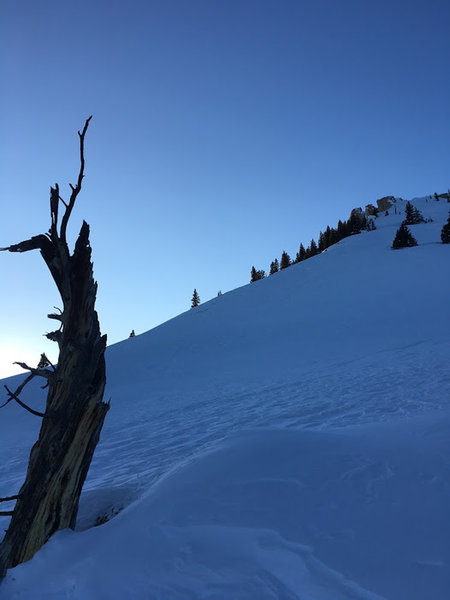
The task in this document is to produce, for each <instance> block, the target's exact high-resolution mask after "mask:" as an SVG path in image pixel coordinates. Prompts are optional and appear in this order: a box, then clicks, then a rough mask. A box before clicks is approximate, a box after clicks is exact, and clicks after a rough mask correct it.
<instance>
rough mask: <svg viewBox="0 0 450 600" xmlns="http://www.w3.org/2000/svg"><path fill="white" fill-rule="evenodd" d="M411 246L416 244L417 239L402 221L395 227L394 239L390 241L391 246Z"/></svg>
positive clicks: (397, 247) (395, 248) (396, 248)
mask: <svg viewBox="0 0 450 600" xmlns="http://www.w3.org/2000/svg"><path fill="white" fill-rule="evenodd" d="M412 246H417V240H416V239H415V238H414V237H413V235H412V234H411V232H410V231H409V229H408V228H407V226H406V225H405V223H404V222H403V223H402V224H401V225H400V227H399V228H398V229H397V233H396V234H395V238H394V241H393V242H392V248H394V250H398V249H399V248H411V247H412Z"/></svg>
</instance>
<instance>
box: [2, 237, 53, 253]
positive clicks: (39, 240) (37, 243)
mask: <svg viewBox="0 0 450 600" xmlns="http://www.w3.org/2000/svg"><path fill="white" fill-rule="evenodd" d="M50 246H51V242H50V240H49V239H48V237H47V236H46V235H44V234H43V233H41V234H40V235H35V236H33V237H32V238H30V239H29V240H25V241H23V242H19V243H18V244H12V245H11V246H6V247H5V248H0V251H6V250H8V251H9V252H28V251H29V250H41V251H44V250H48V249H49V248H50Z"/></svg>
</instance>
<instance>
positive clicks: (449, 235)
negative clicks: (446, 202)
mask: <svg viewBox="0 0 450 600" xmlns="http://www.w3.org/2000/svg"><path fill="white" fill-rule="evenodd" d="M441 241H442V243H443V244H450V213H449V214H448V219H447V223H446V224H445V225H444V227H443V228H442V230H441Z"/></svg>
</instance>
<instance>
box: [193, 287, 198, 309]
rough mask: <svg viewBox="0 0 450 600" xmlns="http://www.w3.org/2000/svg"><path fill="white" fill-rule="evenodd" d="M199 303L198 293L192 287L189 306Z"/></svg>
mask: <svg viewBox="0 0 450 600" xmlns="http://www.w3.org/2000/svg"><path fill="white" fill-rule="evenodd" d="M199 304H200V296H199V295H198V292H197V290H196V289H194V293H193V294H192V300H191V308H195V307H196V306H198V305H199Z"/></svg>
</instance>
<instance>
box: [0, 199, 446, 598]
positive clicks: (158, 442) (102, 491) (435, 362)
mask: <svg viewBox="0 0 450 600" xmlns="http://www.w3.org/2000/svg"><path fill="white" fill-rule="evenodd" d="M413 203H414V205H415V206H417V207H418V208H419V209H420V210H421V211H422V213H423V215H424V216H425V217H426V218H430V219H433V221H432V222H429V223H424V224H420V225H414V226H411V227H410V229H411V231H412V233H413V235H414V236H415V237H416V239H417V241H418V242H419V246H417V247H414V248H408V249H402V250H392V249H391V248H390V246H391V244H392V240H393V238H394V235H395V231H396V229H397V228H398V227H399V225H400V222H401V220H402V219H403V216H404V214H403V213H404V208H405V202H404V201H401V200H399V201H397V203H396V207H397V212H398V214H393V211H392V210H391V211H390V215H389V216H380V217H378V218H377V219H376V221H375V222H376V227H377V229H376V230H375V231H371V232H363V233H361V234H360V235H356V236H352V237H349V238H346V239H344V240H342V241H341V242H339V243H338V244H336V245H334V246H332V247H330V248H329V249H328V250H327V251H326V252H324V253H322V254H321V255H319V256H316V257H314V258H311V259H309V260H307V261H304V262H302V263H300V264H297V265H293V266H292V267H290V268H289V269H286V270H283V271H282V272H279V273H276V274H275V275H273V276H271V277H269V278H267V279H264V280H261V281H257V282H255V283H253V284H249V285H247V286H244V287H242V288H239V289H237V290H234V291H232V292H228V293H226V294H224V295H223V296H221V297H218V298H215V299H213V300H211V301H210V302H206V303H204V304H201V305H200V306H199V307H197V308H196V309H193V310H190V311H188V312H186V313H184V314H182V315H180V316H179V317H177V318H175V319H173V320H171V321H168V322H167V323H164V324H163V325H161V326H159V327H157V328H155V329H153V330H151V331H149V332H147V333H145V334H142V335H139V336H137V337H135V338H131V339H128V340H126V341H124V342H121V343H119V344H116V345H114V346H111V347H110V348H108V350H107V355H106V360H107V369H108V383H107V390H106V399H109V398H111V410H110V412H109V413H108V416H107V419H106V422H105V426H104V429H103V432H102V438H101V441H100V444H99V446H98V448H97V450H96V454H95V457H94V461H93V463H92V467H91V470H90V472H89V476H88V479H87V481H86V485H85V488H84V492H83V495H82V501H81V505H80V513H79V519H78V531H77V532H72V531H63V532H60V533H58V534H56V535H55V536H54V537H53V538H52V539H51V540H50V542H49V543H48V544H47V545H46V546H45V547H44V548H43V549H42V550H41V551H40V552H39V553H37V555H36V556H35V557H34V558H33V559H32V560H31V561H30V562H29V563H26V564H24V565H21V566H19V567H17V568H15V569H13V570H11V571H9V573H8V575H7V577H6V579H5V580H4V582H3V583H2V584H1V585H0V598H1V600H9V599H11V600H12V599H23V600H25V599H26V600H41V599H42V600H44V599H45V600H48V599H60V598H70V599H73V600H91V599H92V600H94V599H95V600H116V599H117V600H119V599H120V600H124V599H130V600H131V599H137V600H140V599H154V598H160V599H162V600H166V599H177V600H178V599H185V598H186V599H187V598H192V599H200V598H202V599H206V598H208V599H212V598H216V599H219V598H220V599H256V600H262V599H266V598H267V599H269V598H271V599H302V600H341V599H342V600H343V599H355V598H358V599H370V600H373V599H379V598H386V599H389V600H425V599H427V600H428V599H430V600H447V599H448V598H449V597H450V509H449V506H450V435H449V432H450V369H449V357H450V308H449V307H450V277H449V273H450V269H449V266H450V245H443V244H441V243H440V237H439V236H440V231H441V228H442V225H443V224H444V223H445V222H446V220H447V217H448V212H449V209H450V204H448V203H447V202H444V201H443V200H441V201H439V202H437V201H435V200H434V199H428V200H426V199H414V200H413ZM100 285H101V282H100ZM148 310H149V311H151V301H150V300H149V307H148ZM100 320H101V315H100ZM17 359H19V360H20V357H17ZM12 379H14V381H12ZM12 379H11V385H12V386H13V385H15V384H16V385H17V384H18V382H19V381H20V380H21V378H17V377H15V378H12ZM43 394H44V392H42V391H41V390H40V389H39V387H38V386H37V385H36V386H35V387H34V388H31V387H30V389H29V390H28V391H27V392H26V393H24V394H23V398H24V400H25V401H26V402H28V403H29V404H31V405H32V406H33V407H35V408H36V409H39V408H40V407H42V406H43V402H44V396H43ZM38 428H39V419H37V418H36V417H33V416H32V415H30V414H28V413H26V412H25V411H21V409H20V408H19V407H17V406H12V405H11V404H10V405H8V406H7V407H5V408H4V409H2V411H1V412H0V440H1V442H0V443H1V454H2V462H1V464H0V495H1V496H7V495H11V494H14V493H17V491H18V489H19V488H20V485H21V483H22V481H23V479H24V475H25V470H26V464H27V459H28V453H29V450H30V447H31V445H32V443H33V442H34V440H35V439H36V437H37V432H38ZM116 513H118V514H117V515H116ZM112 514H114V515H115V516H114V518H112V519H111V520H109V521H108V522H107V523H105V524H104V525H102V526H100V527H95V528H94V527H92V525H93V524H94V523H95V522H96V520H97V519H98V518H99V517H103V516H104V515H107V516H111V515H112ZM7 524H8V520H7V519H6V518H0V528H1V529H2V530H3V529H5V528H6V527H7Z"/></svg>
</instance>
